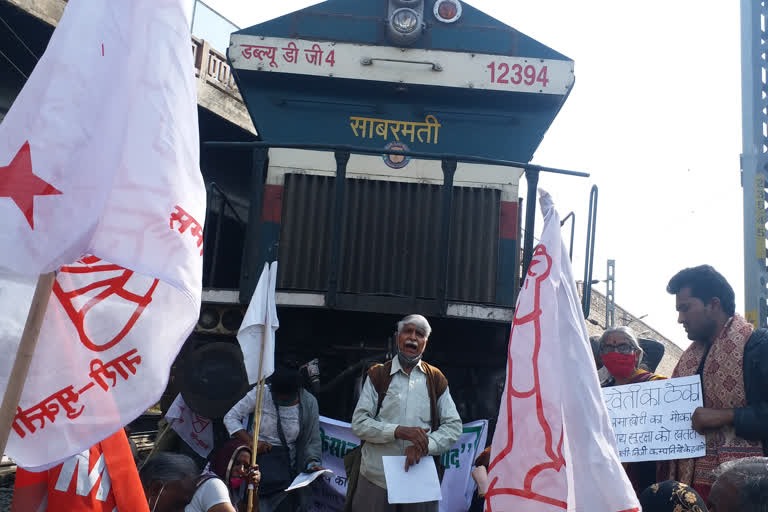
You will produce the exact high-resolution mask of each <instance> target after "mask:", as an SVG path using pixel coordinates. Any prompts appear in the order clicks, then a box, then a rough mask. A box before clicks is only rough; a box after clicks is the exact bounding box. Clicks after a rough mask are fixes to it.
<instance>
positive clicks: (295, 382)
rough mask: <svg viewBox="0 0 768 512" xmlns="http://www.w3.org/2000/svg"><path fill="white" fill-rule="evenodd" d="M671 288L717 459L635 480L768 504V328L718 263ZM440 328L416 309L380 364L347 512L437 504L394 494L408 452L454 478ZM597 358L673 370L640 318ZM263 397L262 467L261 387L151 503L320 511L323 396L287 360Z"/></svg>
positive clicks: (717, 502) (599, 349)
mask: <svg viewBox="0 0 768 512" xmlns="http://www.w3.org/2000/svg"><path fill="white" fill-rule="evenodd" d="M667 291H668V292H669V293H670V294H673V295H675V301H676V309H677V312H678V321H679V323H681V324H682V326H683V327H684V329H685V331H686V333H687V334H688V338H689V339H690V340H691V342H692V343H691V345H690V346H689V347H688V348H687V349H686V350H685V352H684V353H683V355H682V356H681V358H680V361H679V362H678V364H677V366H676V368H675V370H674V372H673V374H672V375H671V376H670V377H684V376H692V375H699V376H700V377H701V390H702V395H703V404H704V406H703V407H699V408H697V409H696V410H695V411H694V413H693V415H692V418H691V428H692V429H693V430H695V431H697V432H698V433H700V434H703V435H704V436H705V437H706V455H705V456H703V457H699V458H693V459H680V460H672V461H663V462H654V461H650V462H634V463H628V464H624V468H625V470H626V473H627V476H628V478H629V480H630V482H631V483H632V485H633V487H634V489H635V491H636V492H637V495H638V497H639V499H640V502H641V504H642V506H643V510H644V511H646V512H667V511H669V512H686V511H691V512H705V511H710V512H736V511H739V512H768V457H767V455H768V330H763V329H758V330H754V329H753V327H752V325H751V324H749V323H748V322H747V321H746V320H745V319H744V318H743V317H741V316H740V315H739V314H737V313H736V312H735V295H734V292H733V289H732V288H731V286H730V285H729V284H728V282H727V281H726V280H725V278H724V277H723V276H722V275H721V274H719V273H718V272H717V271H715V269H713V268H712V267H710V266H700V267H694V268H688V269H685V270H683V271H681V272H679V273H678V274H677V275H675V276H674V277H673V278H672V279H671V280H670V282H669V285H668V287H667ZM430 333H431V327H430V325H429V322H428V321H427V319H426V318H424V317H423V316H421V315H409V316H407V317H405V318H403V319H402V320H401V321H400V322H399V323H398V324H397V331H396V347H397V354H396V356H395V357H394V358H392V359H391V360H389V361H387V362H386V363H385V364H381V365H376V366H374V367H373V368H371V369H370V370H369V371H368V374H367V378H366V380H365V382H364V385H363V389H362V391H361V394H360V398H359V401H358V403H357V406H356V408H355V410H354V413H353V417H352V431H353V432H354V433H355V435H356V436H358V437H359V438H360V440H361V445H360V446H359V447H358V448H356V449H355V450H352V451H351V452H350V453H348V454H347V456H346V457H345V466H346V469H347V481H348V491H347V499H346V506H345V511H352V512H437V510H438V502H436V501H433V502H425V503H412V504H396V505H395V504H390V503H388V500H387V483H386V479H385V478H384V470H383V466H382V456H387V455H401V456H405V457H406V462H405V469H406V470H407V469H408V468H409V467H410V466H411V465H413V464H416V463H418V462H419V460H420V459H421V458H422V457H429V456H433V457H436V464H437V467H438V474H439V475H440V476H441V477H442V469H443V468H442V467H441V465H440V459H439V456H440V454H442V453H444V452H445V451H447V450H448V449H450V448H451V447H452V446H453V444H454V443H455V442H456V441H457V439H458V438H459V436H460V434H461V432H462V421H461V418H460V417H459V414H458V412H457V410H456V406H455V404H454V402H453V399H452V398H451V394H450V390H449V386H448V381H447V379H446V377H445V376H444V375H443V373H442V372H441V371H440V370H439V369H438V368H436V367H434V366H432V365H430V364H428V363H426V362H425V361H423V360H422V356H423V354H424V350H425V349H426V347H427V343H428V340H429V336H430ZM595 355H596V362H597V363H598V365H599V366H602V367H603V368H604V370H603V373H604V375H606V378H605V380H604V381H603V382H602V385H603V386H605V387H609V386H621V385H625V384H633V383H641V382H647V381H653V380H659V379H665V378H667V377H665V376H662V375H658V374H656V373H654V372H653V371H652V369H650V368H647V367H646V368H644V367H643V356H644V351H643V349H642V347H641V345H640V343H639V342H638V339H637V337H636V336H635V334H634V333H633V331H632V330H631V329H629V328H628V327H617V328H610V329H607V330H606V331H605V332H604V333H603V334H602V336H601V337H600V338H599V340H597V344H596V348H595ZM263 395H264V398H263V412H262V418H261V427H260V431H259V436H258V441H257V443H256V447H255V449H256V453H257V456H258V462H259V464H258V466H252V465H251V453H252V452H251V450H252V448H253V440H252V435H253V434H252V432H253V417H252V414H251V412H252V411H253V410H254V406H255V405H256V401H257V388H254V389H253V390H251V391H250V392H249V393H248V394H247V395H246V396H245V397H244V398H243V399H242V400H240V401H239V402H238V403H237V404H236V405H235V406H234V407H233V408H232V410H231V411H230V412H229V413H228V414H227V415H226V416H225V418H224V424H225V426H226V428H227V431H228V433H229V434H230V436H231V440H230V441H229V442H228V443H227V444H225V445H224V446H223V447H222V448H220V449H219V450H217V451H216V452H215V453H214V455H213V456H211V457H210V459H209V463H208V465H207V467H206V469H205V470H204V471H203V472H202V474H200V472H199V470H198V467H197V466H196V465H195V464H194V462H193V461H192V460H191V459H189V458H188V457H186V456H183V455H177V454H171V453H160V454H158V455H156V456H155V457H153V458H152V459H151V460H149V462H147V463H146V465H145V466H144V467H143V468H142V470H141V480H142V484H143V486H144V489H145V492H146V496H147V500H148V502H149V506H150V510H152V511H153V512H155V511H157V512H172V511H177V510H182V509H184V510H186V511H209V512H229V511H241V510H245V501H246V500H245V496H246V493H245V490H246V488H247V487H248V485H249V484H252V485H255V486H256V487H258V489H259V492H258V499H257V507H256V508H254V510H260V511H261V512H297V511H299V512H300V511H306V510H309V506H310V502H311V491H310V490H309V489H308V488H304V489H303V490H301V491H297V492H291V493H286V492H284V491H283V489H285V488H286V487H287V486H288V484H290V482H291V481H292V480H293V478H294V477H295V476H296V475H297V474H298V473H300V472H312V471H318V470H321V469H322V466H321V461H322V458H321V455H322V454H321V440H320V432H319V415H318V404H317V400H316V399H315V398H314V396H312V394H310V393H309V392H307V391H306V390H304V389H303V387H302V386H301V384H300V376H299V373H298V371H296V370H291V369H287V368H278V369H277V370H276V372H275V374H274V375H273V377H272V379H271V383H270V385H269V386H268V388H267V389H266V390H265V391H264V393H263ZM489 455H490V448H488V449H486V450H485V451H484V452H483V453H482V454H481V455H480V457H478V458H477V460H476V461H475V465H476V466H487V465H488V460H489ZM607 484H608V483H606V482H600V483H599V485H607ZM477 503H482V501H481V500H478V501H477V502H476V504H475V505H473V506H477ZM184 507H186V508H184ZM480 507H481V505H480Z"/></svg>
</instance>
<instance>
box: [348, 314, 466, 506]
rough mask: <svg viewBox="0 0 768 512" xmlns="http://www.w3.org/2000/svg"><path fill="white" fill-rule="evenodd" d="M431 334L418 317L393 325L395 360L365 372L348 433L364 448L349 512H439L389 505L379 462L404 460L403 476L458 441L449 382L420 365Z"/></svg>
mask: <svg viewBox="0 0 768 512" xmlns="http://www.w3.org/2000/svg"><path fill="white" fill-rule="evenodd" d="M431 330H432V329H431V327H430V325H429V322H427V319H426V318H424V317H423V316H421V315H409V316H407V317H405V318H403V319H402V320H401V321H400V322H398V324H397V333H396V338H397V356H396V357H395V358H394V359H392V360H391V361H387V362H386V363H385V364H383V365H378V366H375V367H373V368H371V370H369V372H368V378H367V379H366V381H365V385H364V386H363V390H362V392H361V394H360V400H359V401H358V402H357V407H355V412H354V414H353V415H352V431H353V432H354V433H355V435H356V436H358V437H359V438H360V439H361V440H362V441H363V442H364V444H363V447H362V462H361V465H360V477H359V480H358V482H357V489H356V490H355V493H354V496H353V497H352V511H353V512H388V511H393V512H394V511H397V512H437V510H438V503H437V502H436V501H432V502H425V503H413V504H408V505H390V504H389V502H388V500H387V483H386V480H385V478H384V468H383V466H382V460H381V458H382V456H386V455H405V457H406V462H405V469H406V471H407V470H408V468H409V467H410V466H412V465H413V464H417V463H418V462H419V460H420V459H421V458H422V457H425V456H427V455H432V456H439V455H440V454H442V453H443V452H445V451H447V450H448V449H449V448H450V447H451V446H453V444H454V443H455V442H456V441H457V440H458V439H459V436H460V435H461V430H462V425H461V418H459V413H458V412H456V405H454V403H453V399H452V398H451V393H450V392H449V391H448V381H447V380H446V378H445V377H444V376H443V374H442V373H441V372H440V370H438V369H437V368H435V367H434V366H431V365H428V364H427V363H425V362H424V361H422V360H421V356H422V354H423V353H424V349H425V348H427V340H428V339H429V334H430V332H431Z"/></svg>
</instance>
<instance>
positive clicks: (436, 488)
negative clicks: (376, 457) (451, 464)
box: [381, 456, 443, 503]
mask: <svg viewBox="0 0 768 512" xmlns="http://www.w3.org/2000/svg"><path fill="white" fill-rule="evenodd" d="M381 460H382V463H383V465H384V479H385V480H386V481H387V498H388V501H389V503H423V502H425V501H440V500H441V499H443V495H442V493H441V492H440V480H439V479H438V478H437V468H436V467H435V460H434V459H433V458H432V457H422V458H421V460H420V461H419V463H418V464H416V465H414V466H411V467H410V468H408V472H407V473H406V472H405V456H392V457H382V458H381Z"/></svg>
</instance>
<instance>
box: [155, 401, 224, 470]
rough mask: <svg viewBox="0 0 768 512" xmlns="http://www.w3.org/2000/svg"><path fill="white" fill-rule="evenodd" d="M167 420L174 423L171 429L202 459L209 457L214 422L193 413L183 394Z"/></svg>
mask: <svg viewBox="0 0 768 512" xmlns="http://www.w3.org/2000/svg"><path fill="white" fill-rule="evenodd" d="M165 419H166V420H168V421H169V422H170V421H173V424H172V425H171V428H172V429H173V430H175V431H176V433H177V434H179V437H180V438H182V439H183V440H184V442H185V443H187V444H188V445H189V447H190V448H192V449H193V450H195V452H197V454H198V455H200V456H201V457H208V454H209V453H211V450H212V449H213V421H211V420H210V419H209V418H206V417H205V416H200V415H199V414H197V413H196V412H195V411H193V410H192V409H191V408H190V407H189V406H188V405H187V403H186V402H185V401H184V399H183V398H182V397H181V393H179V394H178V396H177V397H176V399H175V400H174V401H173V403H172V404H171V406H170V407H169V408H168V412H167V413H165Z"/></svg>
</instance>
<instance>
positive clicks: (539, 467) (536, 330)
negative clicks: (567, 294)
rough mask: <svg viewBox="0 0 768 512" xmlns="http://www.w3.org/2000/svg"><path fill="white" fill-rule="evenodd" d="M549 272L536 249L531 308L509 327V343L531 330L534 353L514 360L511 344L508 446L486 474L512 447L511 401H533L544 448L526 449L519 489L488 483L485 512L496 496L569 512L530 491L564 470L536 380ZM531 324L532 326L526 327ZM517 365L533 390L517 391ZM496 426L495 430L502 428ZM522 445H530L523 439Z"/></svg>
mask: <svg viewBox="0 0 768 512" xmlns="http://www.w3.org/2000/svg"><path fill="white" fill-rule="evenodd" d="M551 268H552V258H551V257H550V255H549V254H548V253H547V248H546V247H544V246H543V245H539V246H538V247H536V250H535V251H534V253H533V257H532V259H531V264H530V266H529V268H528V276H527V279H526V281H525V284H524V286H525V288H526V289H528V287H529V286H531V285H533V287H534V289H533V304H532V307H529V308H527V309H526V308H525V307H523V305H522V304H519V305H518V308H517V309H516V311H515V318H514V321H513V323H512V333H511V334H510V340H511V339H512V335H513V334H514V333H515V331H516V330H518V329H521V328H524V329H528V330H531V329H532V334H533V336H532V338H533V339H532V341H533V350H532V352H531V359H530V361H528V360H519V359H518V360H514V359H513V357H512V342H511V341H510V353H509V355H508V357H509V359H508V361H507V364H508V366H509V370H508V373H507V396H506V408H507V425H506V427H507V444H506V445H505V446H504V448H502V449H501V451H500V452H499V454H498V455H496V457H495V458H494V459H493V461H491V464H490V465H489V467H488V470H489V471H491V470H493V468H494V467H495V466H496V464H498V463H499V462H500V461H501V460H503V459H504V458H505V457H507V456H509V455H510V453H512V451H513V449H514V447H515V444H514V443H515V425H514V416H515V408H513V400H515V399H517V400H526V399H533V400H534V401H535V406H536V419H537V421H538V424H539V427H540V428H541V432H539V433H538V435H539V436H541V435H543V439H544V443H543V446H526V458H525V461H524V460H522V459H521V460H520V461H519V462H520V464H526V463H527V464H532V465H531V467H530V468H528V470H527V472H526V473H525V477H524V479H523V481H522V482H521V483H522V485H521V486H520V487H497V485H498V484H499V478H498V477H496V478H494V479H493V480H492V481H491V484H490V486H489V487H488V492H487V493H486V503H487V507H486V509H487V510H488V512H492V510H493V509H492V506H491V498H492V497H493V496H497V495H512V496H519V497H521V498H524V499H528V500H531V501H537V502H540V503H546V504H548V505H553V506H555V507H559V508H562V509H567V508H568V503H567V502H566V501H564V500H563V499H561V498H559V497H554V496H547V495H544V494H541V493H539V492H536V491H534V490H533V483H534V479H535V478H536V477H537V476H539V475H540V474H541V473H542V472H544V471H546V470H554V471H558V472H559V471H560V470H561V469H562V468H563V467H564V466H565V457H564V456H563V434H562V432H561V434H560V438H559V441H558V442H557V446H556V447H555V445H554V435H553V428H552V425H550V422H549V421H548V419H547V418H546V416H545V413H544V400H543V393H542V388H541V382H540V379H539V372H540V370H539V355H540V350H541V314H542V310H541V283H542V282H543V281H545V280H546V279H547V278H548V277H549V273H550V270H551ZM528 324H531V325H528ZM516 365H517V366H518V367H519V368H518V372H519V373H520V374H524V373H525V371H527V370H528V368H527V367H528V365H530V370H531V371H532V377H533V378H532V387H531V388H530V389H516V388H515V385H514V382H513V377H514V376H515V370H516ZM501 427H502V425H499V427H498V428H501ZM525 442H530V440H529V439H526V440H525Z"/></svg>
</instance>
